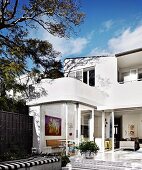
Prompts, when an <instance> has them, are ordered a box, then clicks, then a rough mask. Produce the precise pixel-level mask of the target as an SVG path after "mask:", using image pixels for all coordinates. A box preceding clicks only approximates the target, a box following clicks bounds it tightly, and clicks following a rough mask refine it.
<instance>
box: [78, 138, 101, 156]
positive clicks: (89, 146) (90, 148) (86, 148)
mask: <svg viewBox="0 0 142 170" xmlns="http://www.w3.org/2000/svg"><path fill="white" fill-rule="evenodd" d="M77 149H79V150H80V152H81V154H83V153H85V152H90V153H97V152H98V150H99V147H98V146H97V144H96V143H95V142H93V141H85V142H82V143H80V144H79V146H78V147H77Z"/></svg>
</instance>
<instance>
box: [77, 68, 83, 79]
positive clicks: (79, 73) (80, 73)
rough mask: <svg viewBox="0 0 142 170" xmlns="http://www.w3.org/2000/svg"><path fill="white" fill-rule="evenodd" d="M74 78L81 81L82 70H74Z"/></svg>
mask: <svg viewBox="0 0 142 170" xmlns="http://www.w3.org/2000/svg"><path fill="white" fill-rule="evenodd" d="M76 79H77V80H80V81H82V70H79V71H76Z"/></svg>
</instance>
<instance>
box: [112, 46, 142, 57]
mask: <svg viewBox="0 0 142 170" xmlns="http://www.w3.org/2000/svg"><path fill="white" fill-rule="evenodd" d="M140 51H142V48H137V49H134V50H129V51H125V52H122V53H118V54H115V56H116V57H120V56H123V55H127V54H131V53H136V52H140Z"/></svg>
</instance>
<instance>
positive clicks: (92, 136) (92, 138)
mask: <svg viewBox="0 0 142 170" xmlns="http://www.w3.org/2000/svg"><path fill="white" fill-rule="evenodd" d="M90 117H91V118H90V124H89V125H90V127H89V139H90V141H94V109H93V110H92V113H91V116H90Z"/></svg>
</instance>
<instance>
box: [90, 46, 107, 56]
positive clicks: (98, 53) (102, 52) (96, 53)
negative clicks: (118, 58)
mask: <svg viewBox="0 0 142 170" xmlns="http://www.w3.org/2000/svg"><path fill="white" fill-rule="evenodd" d="M108 54H109V53H108V51H106V50H102V49H101V48H94V49H93V50H92V51H91V52H90V53H89V56H102V55H108Z"/></svg>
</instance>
